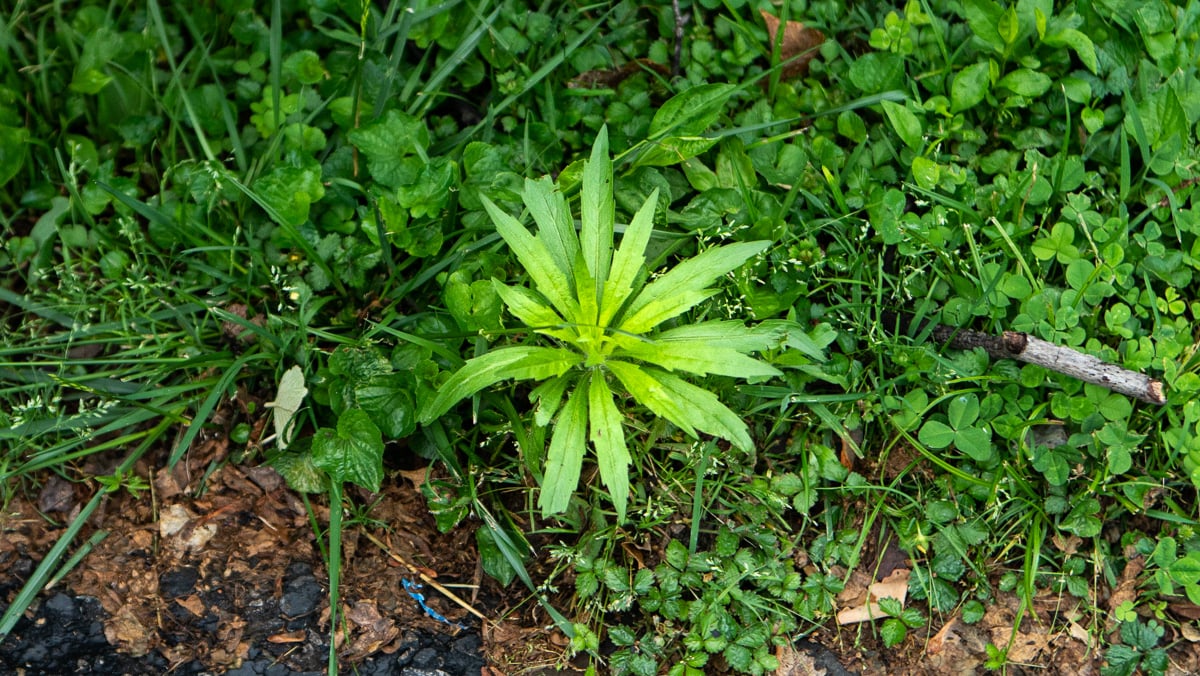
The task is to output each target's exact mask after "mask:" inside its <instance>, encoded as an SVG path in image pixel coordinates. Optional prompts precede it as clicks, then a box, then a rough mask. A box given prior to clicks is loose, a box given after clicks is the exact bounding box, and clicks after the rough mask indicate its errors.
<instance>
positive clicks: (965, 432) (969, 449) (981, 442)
mask: <svg viewBox="0 0 1200 676" xmlns="http://www.w3.org/2000/svg"><path fill="white" fill-rule="evenodd" d="M954 445H955V446H956V447H957V448H958V450H960V451H962V452H963V453H966V454H967V455H969V456H971V459H972V460H974V461H975V462H987V461H988V460H989V459H990V458H991V457H992V428H990V427H968V428H966V429H961V430H958V432H957V433H956V434H955V437H954Z"/></svg>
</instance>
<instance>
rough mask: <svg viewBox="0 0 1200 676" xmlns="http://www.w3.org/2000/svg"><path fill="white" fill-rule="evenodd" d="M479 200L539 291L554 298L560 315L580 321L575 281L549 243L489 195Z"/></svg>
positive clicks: (552, 299)
mask: <svg viewBox="0 0 1200 676" xmlns="http://www.w3.org/2000/svg"><path fill="white" fill-rule="evenodd" d="M479 200H480V201H481V202H483V208H484V209H486V210H487V212H488V215H489V216H491V218H492V223H493V224H495V226H496V232H498V233H500V236H501V237H503V238H504V241H505V242H506V243H507V244H508V246H509V248H510V249H512V251H513V253H514V254H516V256H517V260H518V261H520V262H521V266H522V267H523V268H525V272H526V273H527V274H528V275H529V278H530V279H532V280H533V284H534V286H536V287H537V289H538V291H541V292H542V295H543V296H545V297H546V300H548V301H550V304H551V305H553V306H554V307H555V308H556V309H557V310H558V312H559V314H560V315H562V316H563V317H565V318H567V320H568V321H572V322H574V321H577V318H578V317H579V304H578V303H577V302H576V301H575V299H574V297H573V295H572V289H571V283H570V281H568V280H569V279H570V278H569V277H568V276H567V275H565V274H563V272H562V271H560V270H559V269H558V266H557V264H555V262H554V257H553V256H552V255H551V254H550V251H549V249H547V248H546V244H545V242H543V241H541V240H540V239H538V238H536V237H534V236H533V235H531V234H529V231H528V230H526V229H525V226H523V225H521V223H520V222H519V221H517V219H515V218H513V217H512V216H510V215H509V214H508V213H506V212H504V211H503V210H501V209H500V207H498V206H496V205H495V204H493V203H492V201H491V200H490V199H488V198H487V197H485V196H483V195H480V196H479Z"/></svg>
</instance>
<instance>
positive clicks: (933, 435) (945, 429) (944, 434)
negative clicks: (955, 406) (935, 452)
mask: <svg viewBox="0 0 1200 676" xmlns="http://www.w3.org/2000/svg"><path fill="white" fill-rule="evenodd" d="M954 437H955V433H954V430H953V429H951V428H950V426H948V425H946V424H945V423H942V422H938V421H937V420H929V421H927V422H926V423H925V424H924V425H922V426H921V431H920V432H918V433H917V438H918V439H920V440H921V443H923V444H925V445H926V446H928V447H930V448H934V449H938V448H946V447H947V446H949V445H950V444H952V443H954Z"/></svg>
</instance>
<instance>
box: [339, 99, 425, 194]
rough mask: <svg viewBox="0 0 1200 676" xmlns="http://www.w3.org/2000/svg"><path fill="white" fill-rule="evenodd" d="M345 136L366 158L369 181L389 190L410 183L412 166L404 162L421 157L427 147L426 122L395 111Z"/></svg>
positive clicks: (390, 111)
mask: <svg viewBox="0 0 1200 676" xmlns="http://www.w3.org/2000/svg"><path fill="white" fill-rule="evenodd" d="M348 137H349V139H350V142H351V143H353V144H354V145H355V146H357V147H358V149H359V150H361V151H362V152H363V154H364V155H366V156H367V170H368V171H369V172H370V174H371V178H373V179H375V180H376V181H378V182H379V183H382V184H383V185H386V186H388V187H390V188H398V187H400V186H401V185H404V184H407V183H411V182H412V180H411V179H412V176H411V173H412V171H413V167H412V166H411V165H408V164H406V159H407V158H408V157H409V156H411V155H414V154H415V155H421V154H424V152H425V148H426V147H427V146H428V145H429V130H428V129H426V128H425V122H424V121H422V120H421V119H420V118H418V117H413V116H412V115H408V114H406V113H402V112H400V111H398V110H389V111H388V112H387V114H386V115H384V116H383V118H381V119H379V120H376V121H375V122H372V123H371V124H368V125H364V126H362V127H359V128H358V129H353V130H351V131H350V133H349V134H348Z"/></svg>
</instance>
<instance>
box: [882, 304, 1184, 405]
mask: <svg viewBox="0 0 1200 676" xmlns="http://www.w3.org/2000/svg"><path fill="white" fill-rule="evenodd" d="M883 319H884V321H885V322H886V323H889V324H895V323H899V324H900V325H902V326H903V327H905V328H907V324H908V320H907V319H906V318H904V317H903V316H901V315H898V314H896V313H891V312H885V313H884V314H883ZM932 336H933V339H934V340H935V341H936V342H938V343H942V344H944V345H946V346H948V347H952V348H954V349H958V350H973V349H975V348H977V347H980V348H983V350H984V351H985V352H987V353H988V356H990V357H991V358H993V359H1017V360H1020V361H1023V362H1027V363H1030V364H1037V365H1038V366H1041V367H1043V368H1047V369H1050V370H1051V371H1054V372H1056V373H1061V374H1063V375H1068V376H1071V377H1072V378H1075V379H1077V380H1082V381H1083V382H1085V383H1092V384H1093V385H1099V386H1101V387H1106V388H1108V389H1110V390H1112V391H1113V392H1117V393H1119V394H1123V395H1125V396H1127V397H1133V398H1134V399H1137V400H1139V401H1144V402H1146V403H1147V404H1159V405H1162V404H1165V403H1167V397H1166V395H1165V394H1164V392H1163V384H1162V381H1160V380H1155V379H1153V378H1151V377H1149V376H1147V375H1145V374H1142V373H1138V372H1137V371H1130V370H1129V369H1127V368H1122V367H1120V366H1117V365H1115V364H1109V363H1107V362H1104V361H1101V360H1100V359H1099V358H1098V357H1095V356H1093V355H1090V354H1084V353H1083V352H1080V351H1078V350H1076V349H1073V348H1070V347H1064V346H1062V345H1055V344H1054V343H1048V342H1046V341H1044V340H1042V339H1041V338H1035V337H1034V336H1031V335H1029V334H1027V333H1021V332H1019V331H1005V332H1004V333H1003V334H1002V335H999V336H993V335H992V334H990V333H983V332H982V331H971V330H970V329H956V328H954V327H952V326H945V325H942V324H938V325H936V326H934V327H933V332H932Z"/></svg>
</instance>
